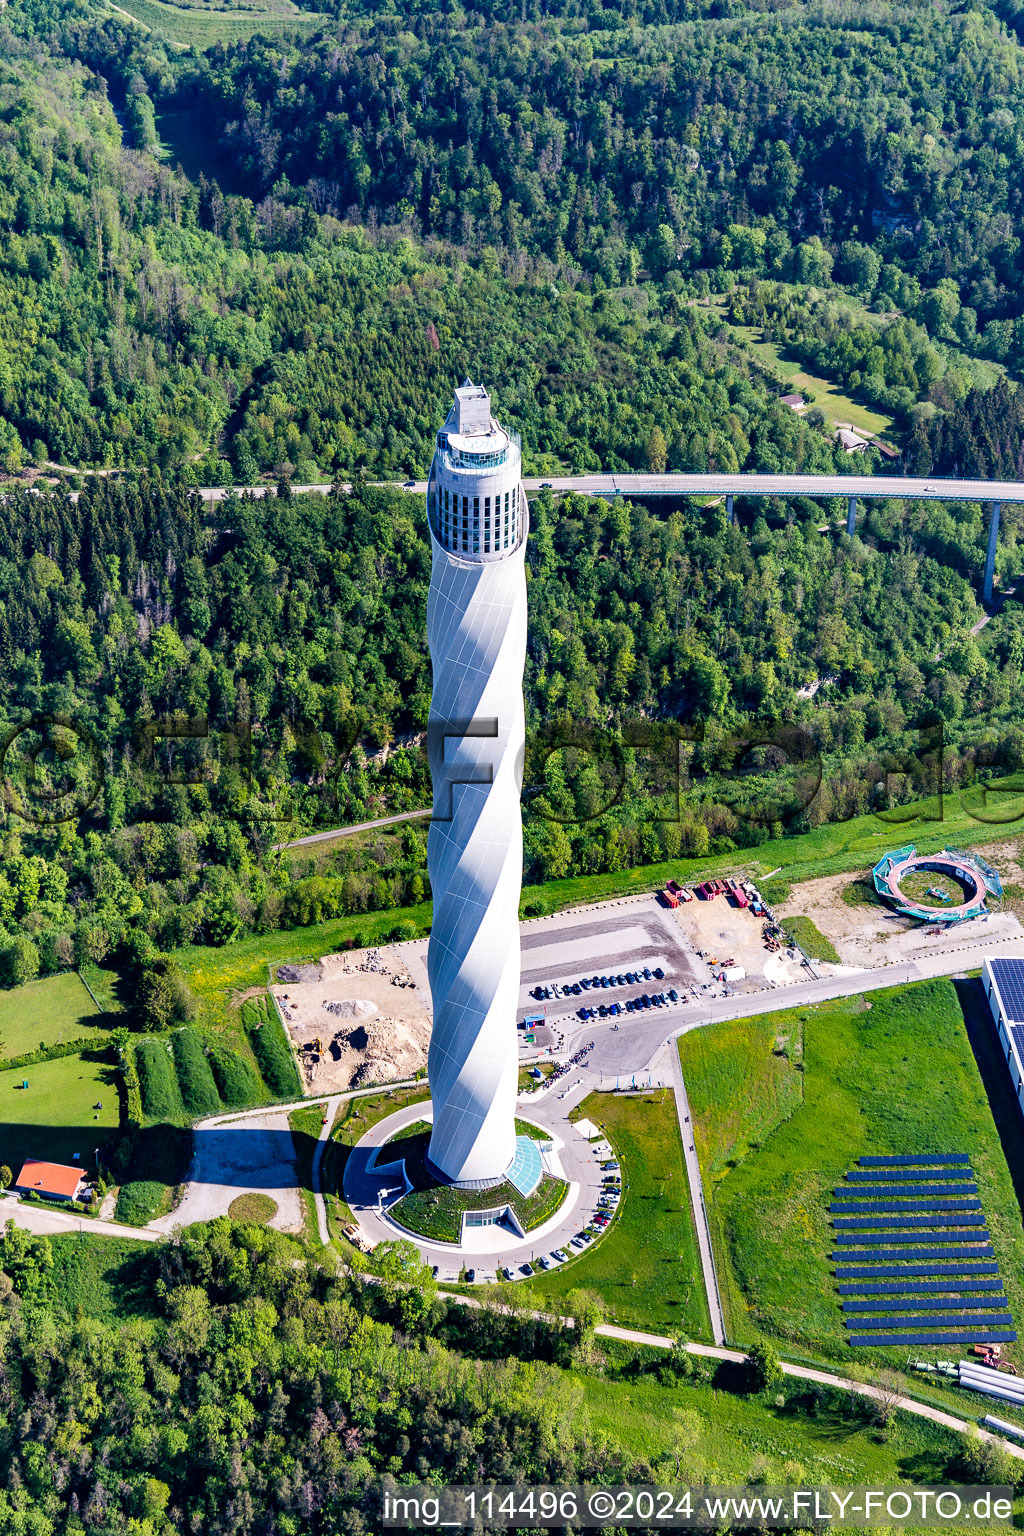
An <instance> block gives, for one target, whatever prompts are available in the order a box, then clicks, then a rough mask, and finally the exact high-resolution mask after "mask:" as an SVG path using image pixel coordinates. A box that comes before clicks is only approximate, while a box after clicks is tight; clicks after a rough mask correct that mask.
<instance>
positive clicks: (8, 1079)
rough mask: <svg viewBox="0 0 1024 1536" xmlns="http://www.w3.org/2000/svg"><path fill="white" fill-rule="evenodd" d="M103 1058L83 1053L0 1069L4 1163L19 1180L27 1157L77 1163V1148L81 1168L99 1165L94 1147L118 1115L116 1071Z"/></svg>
mask: <svg viewBox="0 0 1024 1536" xmlns="http://www.w3.org/2000/svg"><path fill="white" fill-rule="evenodd" d="M105 1056H106V1053H105V1052H104V1053H100V1052H96V1053H91V1052H85V1053H84V1054H82V1055H79V1056H59V1057H58V1058H57V1059H56V1060H55V1061H42V1062H37V1063H36V1065H35V1066H32V1067H16V1068H15V1069H14V1070H13V1071H7V1072H0V1163H6V1164H7V1166H8V1167H9V1168H10V1169H11V1172H12V1173H13V1174H14V1177H15V1178H17V1176H18V1170H19V1168H20V1167H21V1165H22V1163H23V1162H24V1160H25V1158H26V1157H37V1158H43V1159H45V1160H46V1161H48V1162H55V1163H73V1162H74V1161H75V1156H74V1154H75V1153H76V1152H77V1153H78V1154H79V1158H78V1160H79V1162H80V1163H81V1165H82V1167H83V1168H88V1169H93V1168H94V1167H95V1159H94V1158H93V1152H94V1150H95V1148H96V1147H98V1146H100V1145H101V1144H102V1143H103V1142H106V1141H108V1140H109V1139H110V1136H111V1134H112V1133H113V1132H115V1131H116V1130H117V1127H118V1122H119V1119H120V1104H119V1099H118V1090H117V1081H116V1077H117V1073H116V1069H115V1068H114V1066H113V1065H112V1063H111V1062H109V1061H108V1060H106V1059H105ZM26 1080H27V1081H28V1087H27V1088H22V1086H21V1085H22V1082H23V1081H26ZM96 1104H102V1106H103V1107H102V1109H96V1108H95V1105H96Z"/></svg>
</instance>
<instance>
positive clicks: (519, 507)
mask: <svg viewBox="0 0 1024 1536" xmlns="http://www.w3.org/2000/svg"><path fill="white" fill-rule="evenodd" d="M427 514H428V516H429V518H430V528H431V532H432V533H433V535H434V537H435V538H436V539H437V541H438V543H439V544H441V545H442V546H443V548H444V549H446V550H450V551H451V552H452V553H453V554H461V555H469V556H472V557H475V558H477V559H482V560H500V559H503V558H504V557H505V556H506V555H507V554H508V553H509V552H510V551H511V550H514V549H516V548H517V547H518V545H519V543H520V541H521V540H522V538H523V537H524V533H525V527H526V498H525V495H524V492H523V487H522V455H521V453H520V445H519V435H518V433H515V432H510V431H508V430H507V429H506V428H504V427H501V426H499V425H498V423H497V422H496V421H495V420H494V417H493V416H492V415H491V401H490V396H489V395H488V393H487V391H486V389H484V387H483V385H482V384H471V383H470V381H469V380H468V379H467V380H466V382H465V384H463V385H462V387H461V388H460V389H457V390H456V391H455V402H454V404H453V405H452V408H451V410H450V411H449V412H448V418H447V420H446V421H445V424H444V426H443V427H442V428H441V430H440V431H439V432H438V434H437V450H436V452H435V454H434V462H433V464H432V465H431V468H430V479H429V481H428V486H427Z"/></svg>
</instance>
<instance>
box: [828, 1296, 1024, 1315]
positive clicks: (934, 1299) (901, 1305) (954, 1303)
mask: <svg viewBox="0 0 1024 1536" xmlns="http://www.w3.org/2000/svg"><path fill="white" fill-rule="evenodd" d="M1009 1305H1010V1303H1009V1302H1008V1301H1007V1299H1006V1297H1005V1296H994V1295H992V1294H991V1292H990V1293H989V1294H988V1295H987V1296H875V1297H873V1298H872V1300H871V1301H844V1302H843V1311H844V1312H909V1311H914V1312H943V1311H945V1312H949V1311H950V1310H953V1311H957V1312H983V1311H984V1310H985V1308H986V1307H999V1308H1003V1307H1008V1306H1009Z"/></svg>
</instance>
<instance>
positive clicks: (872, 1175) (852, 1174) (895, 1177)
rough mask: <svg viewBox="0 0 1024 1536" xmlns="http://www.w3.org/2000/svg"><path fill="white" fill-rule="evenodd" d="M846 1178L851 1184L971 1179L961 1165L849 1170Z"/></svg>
mask: <svg viewBox="0 0 1024 1536" xmlns="http://www.w3.org/2000/svg"><path fill="white" fill-rule="evenodd" d="M846 1177H847V1178H848V1179H849V1180H850V1181H851V1182H852V1183H874V1184H878V1183H885V1184H899V1183H901V1182H914V1181H916V1182H917V1183H919V1184H920V1183H924V1181H925V1180H926V1179H927V1180H931V1179H973V1177H974V1174H973V1173H972V1172H971V1169H970V1165H969V1164H966V1163H965V1164H963V1165H962V1166H961V1167H959V1168H935V1169H927V1168H884V1169H883V1168H851V1169H850V1171H849V1173H848V1174H847V1175H846Z"/></svg>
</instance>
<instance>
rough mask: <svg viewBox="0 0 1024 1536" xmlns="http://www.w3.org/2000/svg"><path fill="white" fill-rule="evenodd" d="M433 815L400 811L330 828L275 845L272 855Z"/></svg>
mask: <svg viewBox="0 0 1024 1536" xmlns="http://www.w3.org/2000/svg"><path fill="white" fill-rule="evenodd" d="M432 814H433V813H432V812H431V811H430V810H429V809H428V810H425V811H402V812H401V813H400V814H399V815H398V816H379V817H378V818H377V820H376V821H360V822H358V823H357V824H356V825H355V826H354V827H332V828H331V830H330V831H329V832H310V833H308V834H307V836H306V837H296V838H293V839H292V841H291V842H290V843H275V844H274V846H273V848H272V849H271V852H272V853H279V852H280V851H281V850H282V849H283V848H305V847H307V846H308V845H309V844H310V843H328V842H331V841H332V840H333V839H334V838H336V837H352V836H353V835H354V834H355V833H356V832H372V831H373V829H374V828H375V827H393V826H394V825H395V823H396V822H399V821H416V820H418V819H420V818H422V817H424V816H430V815H432Z"/></svg>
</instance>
